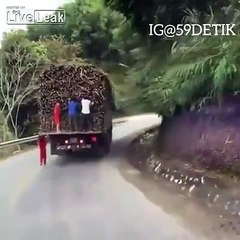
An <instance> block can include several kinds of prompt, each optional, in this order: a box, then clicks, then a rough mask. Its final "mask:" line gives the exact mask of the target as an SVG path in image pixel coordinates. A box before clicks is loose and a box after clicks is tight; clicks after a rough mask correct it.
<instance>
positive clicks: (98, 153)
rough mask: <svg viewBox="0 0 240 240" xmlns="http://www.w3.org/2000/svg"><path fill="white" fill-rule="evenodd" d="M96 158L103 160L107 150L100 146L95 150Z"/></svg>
mask: <svg viewBox="0 0 240 240" xmlns="http://www.w3.org/2000/svg"><path fill="white" fill-rule="evenodd" d="M94 155H95V157H97V158H102V157H104V155H105V149H104V147H101V146H99V147H98V148H96V149H95V152H94Z"/></svg>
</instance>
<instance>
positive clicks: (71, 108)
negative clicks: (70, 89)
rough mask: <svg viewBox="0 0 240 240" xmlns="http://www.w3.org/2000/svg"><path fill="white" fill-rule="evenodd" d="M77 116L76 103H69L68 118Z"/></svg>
mask: <svg viewBox="0 0 240 240" xmlns="http://www.w3.org/2000/svg"><path fill="white" fill-rule="evenodd" d="M76 115H77V103H76V102H74V101H70V102H69V103H68V116H70V117H74V116H76Z"/></svg>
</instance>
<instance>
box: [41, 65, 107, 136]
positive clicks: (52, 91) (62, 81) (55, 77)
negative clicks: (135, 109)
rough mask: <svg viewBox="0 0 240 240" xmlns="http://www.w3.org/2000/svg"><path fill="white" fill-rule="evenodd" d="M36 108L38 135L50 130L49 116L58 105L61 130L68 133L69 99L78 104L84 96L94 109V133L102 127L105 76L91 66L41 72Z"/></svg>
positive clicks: (105, 96)
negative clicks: (37, 105)
mask: <svg viewBox="0 0 240 240" xmlns="http://www.w3.org/2000/svg"><path fill="white" fill-rule="evenodd" d="M39 80H40V88H39V108H40V122H41V126H40V128H41V131H44V132H49V131H51V129H52V126H53V123H52V122H53V121H52V113H53V108H54V105H55V104H56V103H57V102H59V103H60V105H61V110H62V117H61V126H62V129H63V130H68V129H69V124H68V117H67V114H66V111H67V103H68V100H69V98H71V97H74V98H75V99H76V100H79V101H80V100H81V98H82V96H83V95H84V94H85V95H86V96H87V98H88V99H89V100H91V101H92V102H93V103H94V105H93V107H92V111H93V112H94V113H99V114H93V116H94V119H93V120H92V122H93V127H94V129H100V128H101V127H102V124H103V118H104V114H103V110H104V107H103V106H104V101H110V100H111V99H110V97H111V92H109V91H110V87H109V86H110V82H109V79H108V76H107V74H106V73H104V72H103V71H102V70H101V69H98V68H96V67H95V66H93V65H81V66H75V65H70V66H69V65H58V66H56V65H54V66H51V67H50V69H48V70H44V71H43V72H42V74H41V75H40V77H39Z"/></svg>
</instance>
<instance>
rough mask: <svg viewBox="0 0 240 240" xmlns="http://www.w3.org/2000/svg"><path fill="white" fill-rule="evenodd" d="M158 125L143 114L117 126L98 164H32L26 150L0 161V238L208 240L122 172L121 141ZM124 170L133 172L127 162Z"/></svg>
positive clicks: (69, 161) (51, 159)
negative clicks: (107, 149)
mask: <svg viewBox="0 0 240 240" xmlns="http://www.w3.org/2000/svg"><path fill="white" fill-rule="evenodd" d="M159 122H160V119H158V118H157V117H156V116H154V115H146V116H140V117H134V118H131V119H129V121H127V122H126V123H122V124H120V125H117V126H116V127H115V128H114V133H113V139H114V141H115V143H114V144H113V149H112V152H111V153H110V155H109V156H107V157H105V158H104V159H102V160H101V161H99V160H94V159H84V160H83V159H81V158H78V159H77V158H74V159H66V158H60V157H55V156H51V157H50V156H49V162H48V165H47V166H46V167H40V166H39V163H38V152H37V151H36V150H32V151H30V152H25V153H22V154H20V155H16V156H14V157H12V158H11V159H8V160H5V161H2V162H0V184H1V185H0V239H4V240H133V239H134V240H135V239H136V240H147V239H150V240H155V239H156V240H195V239H196V240H204V239H207V240H209V239H211V240H212V238H206V237H205V238H204V237H203V236H201V234H200V233H199V232H198V233H196V232H195V230H193V229H191V228H190V227H189V226H188V227H187V226H186V225H184V224H183V223H182V221H181V220H180V218H179V216H178V217H176V216H175V215H174V214H172V213H168V212H167V211H166V210H164V209H163V207H161V203H159V204H156V203H153V201H151V200H150V199H149V198H148V197H146V195H145V193H144V194H143V192H142V191H141V190H140V189H139V188H137V187H136V186H135V185H134V184H133V183H131V182H130V181H129V180H127V179H126V177H124V174H122V171H125V170H124V169H125V168H122V167H121V164H122V163H123V162H124V159H123V156H122V151H123V149H124V144H126V141H125V140H123V139H124V138H125V137H127V136H129V135H131V134H133V133H136V132H138V131H139V130H141V129H144V128H146V127H150V126H152V125H155V124H157V123H159ZM116 141H117V143H116ZM124 164H126V163H124ZM120 169H121V170H120ZM126 171H128V173H129V174H132V177H134V175H135V174H136V172H135V171H134V169H132V170H131V167H130V166H128V168H127V170H126ZM136 175H137V174H136ZM141 181H143V183H142V184H141V185H142V186H143V185H144V184H145V185H144V186H145V189H146V188H148V185H147V184H148V183H146V182H144V180H141ZM149 189H152V188H150V187H149ZM152 191H153V189H152ZM156 191H157V190H156ZM159 191H160V190H159ZM156 194H157V193H156V192H155V195H156ZM158 194H160V193H158ZM162 196H163V195H162ZM170 201H171V200H170V198H169V202H170ZM166 202H168V199H167V200H166V199H165V203H164V204H165V205H166V204H167V203H166ZM172 207H173V206H172ZM172 207H171V208H172ZM195 214H196V213H195ZM194 217H195V215H194ZM193 219H194V218H193Z"/></svg>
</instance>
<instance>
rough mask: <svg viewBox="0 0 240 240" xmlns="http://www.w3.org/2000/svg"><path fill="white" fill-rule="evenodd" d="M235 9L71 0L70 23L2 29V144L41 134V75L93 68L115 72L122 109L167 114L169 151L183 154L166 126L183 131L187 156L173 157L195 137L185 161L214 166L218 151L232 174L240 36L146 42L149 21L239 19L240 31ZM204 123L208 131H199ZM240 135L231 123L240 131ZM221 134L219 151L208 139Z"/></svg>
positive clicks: (233, 3)
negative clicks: (62, 68) (56, 68)
mask: <svg viewBox="0 0 240 240" xmlns="http://www.w3.org/2000/svg"><path fill="white" fill-rule="evenodd" d="M239 6H240V4H239V2H238V1H237V0H223V1H213V0H204V1H201V2H199V1H190V0H187V1H178V2H177V3H176V2H174V3H173V1H164V0H157V1H153V0H141V1H139V0H138V1H137V0H132V1H131V2H129V1H127V0H121V1H120V0H105V1H104V0H91V1H88V0H84V1H82V0H81V1H80V0H75V1H73V2H71V3H67V4H65V5H64V6H62V7H64V8H65V10H66V14H67V20H68V21H67V23H66V24H65V25H45V26H29V27H28V29H27V30H26V31H12V32H8V33H6V34H5V36H4V38H3V39H2V45H1V52H0V54H1V64H0V85H1V86H0V87H1V93H0V119H1V121H0V124H1V125H0V136H1V139H2V141H7V140H9V139H13V138H19V137H22V136H26V135H31V134H33V133H35V132H37V128H38V106H37V89H38V82H37V76H38V74H39V73H40V72H41V71H42V70H43V69H44V68H45V67H46V66H48V65H49V64H52V63H79V62H92V63H96V64H98V65H100V66H101V67H102V68H103V69H104V70H105V71H107V72H108V73H109V74H110V76H111V80H112V83H113V87H114V93H115V98H116V105H117V108H118V110H119V111H118V112H121V113H129V112H131V113H132V112H136V113H137V112H146V111H154V112H157V113H158V114H161V115H163V117H164V126H163V127H164V131H165V135H164V139H163V138H162V139H161V141H163V142H164V143H165V145H164V146H165V148H163V151H165V150H166V149H168V150H169V149H170V148H169V146H170V145H171V146H172V148H174V149H180V147H179V141H178V142H177V141H175V142H174V143H173V142H172V143H171V141H170V140H168V139H170V138H167V136H169V133H168V131H170V129H178V130H179V132H177V133H172V132H171V136H172V138H174V134H177V136H179V138H181V134H183V135H184V136H185V139H186V145H184V146H183V145H181V146H182V148H183V149H185V150H184V153H183V152H182V151H180V150H179V151H178V152H176V154H179V155H181V154H182V155H183V156H184V157H186V152H188V148H187V147H188V146H190V145H189V142H190V140H189V139H192V135H191V134H194V136H195V142H194V146H197V147H196V149H195V148H194V147H193V146H192V148H191V149H192V150H191V151H189V152H191V154H190V155H189V156H187V157H189V158H195V157H196V156H197V157H196V158H200V159H203V158H204V159H205V158H207V159H208V161H209V164H208V165H209V166H212V160H211V159H212V157H211V154H206V151H207V152H212V151H214V152H216V149H218V152H219V154H218V155H217V156H218V157H216V158H215V160H214V161H215V162H216V161H217V162H221V163H222V162H223V159H225V157H226V156H228V158H229V159H233V158H234V159H235V160H234V163H233V162H232V161H230V160H229V161H228V164H230V165H231V166H230V165H229V166H227V167H228V169H232V168H235V166H236V165H235V164H236V162H238V160H236V159H238V158H239V159H240V156H239V155H238V153H237V152H236V151H235V149H236V147H231V146H230V145H228V147H227V149H228V151H224V154H227V155H224V154H222V153H221V151H222V148H223V146H224V147H226V145H225V141H226V138H227V137H229V138H230V137H231V136H230V133H229V130H228V128H227V127H229V126H232V124H233V122H234V121H235V122H237V121H238V120H237V119H238V113H237V109H238V104H237V103H238V101H239V100H238V93H239V90H240V89H239V87H240V78H239V77H240V76H239V75H240V74H239V71H240V64H239V61H240V57H239V56H240V54H239V52H240V41H239V36H238V35H236V36H220V35H219V36H214V37H209V36H194V37H192V36H181V37H173V38H165V37H156V36H152V37H150V36H149V24H150V23H153V24H154V23H162V24H164V25H167V24H172V25H177V24H179V23H199V24H203V23H235V24H236V25H235V28H234V31H235V32H236V33H238V32H239V23H240V19H239V17H240V11H239V10H238V9H239ZM230 112H231V113H230ZM193 115H194V117H192V118H193V119H194V120H192V121H190V122H191V123H189V122H188V123H187V120H186V118H187V119H190V118H191V116H193ZM174 119H178V122H177V121H174ZM212 119H214V121H213V120H212ZM226 119H228V120H226ZM230 119H231V120H230ZM173 122H174V123H173ZM180 122H182V124H181V126H180V125H178V124H179V123H180ZM184 122H185V123H184ZM196 122H197V123H198V124H197V125H196ZM216 122H218V123H219V124H218V125H216ZM170 123H171V124H170ZM204 124H208V128H206V127H202V126H205V125H204ZM176 126H178V127H176ZM200 126H201V127H200ZM212 126H215V127H214V129H215V130H214V131H212V129H213V128H212ZM217 126H218V127H217ZM223 126H226V127H225V128H224V129H225V130H224V131H225V132H224V133H223V132H221V131H222V130H221V129H223ZM187 127H188V128H191V129H192V131H191V132H188V135H186V132H184V129H186V128H187ZM231 129H233V128H231ZM210 131H211V133H210ZM231 131H233V130H231ZM238 131H239V130H238V126H237V124H235V125H234V132H235V133H236V134H238ZM216 132H218V134H219V135H218V136H219V139H222V142H221V141H220V142H221V144H222V145H221V144H220V143H216V140H214V138H213V137H211V136H212V135H211V134H214V133H216ZM221 134H222V135H221ZM239 134H240V131H239ZM203 136H205V138H204V137H203ZM206 136H207V137H206ZM235 138H236V139H237V137H235ZM235 138H234V139H235ZM175 139H177V138H175ZM200 139H205V140H206V139H207V140H206V141H205V140H204V141H205V145H204V144H202V142H201V145H199V144H200ZM204 141H203V142H204ZM234 141H235V140H234ZM180 142H181V141H180ZM187 142H188V143H187ZM219 144H220V145H219ZM223 144H224V145H223ZM235 145H237V143H236V142H235ZM208 146H212V148H211V149H210V148H208ZM213 146H215V147H213ZM224 149H225V148H224ZM229 149H230V150H229ZM229 151H231V157H229V156H230V155H229V153H228V152H229ZM168 153H169V154H172V152H171V151H168ZM173 153H175V152H173ZM184 154H185V155H184ZM220 156H221V157H220ZM216 159H217V160H216ZM205 162H206V161H205V160H204V163H205ZM230 162H231V163H230ZM218 165H219V164H215V165H214V168H218V167H217V166H218ZM220 165H221V164H220ZM225 167H226V166H225V165H224V164H223V165H221V168H225Z"/></svg>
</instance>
